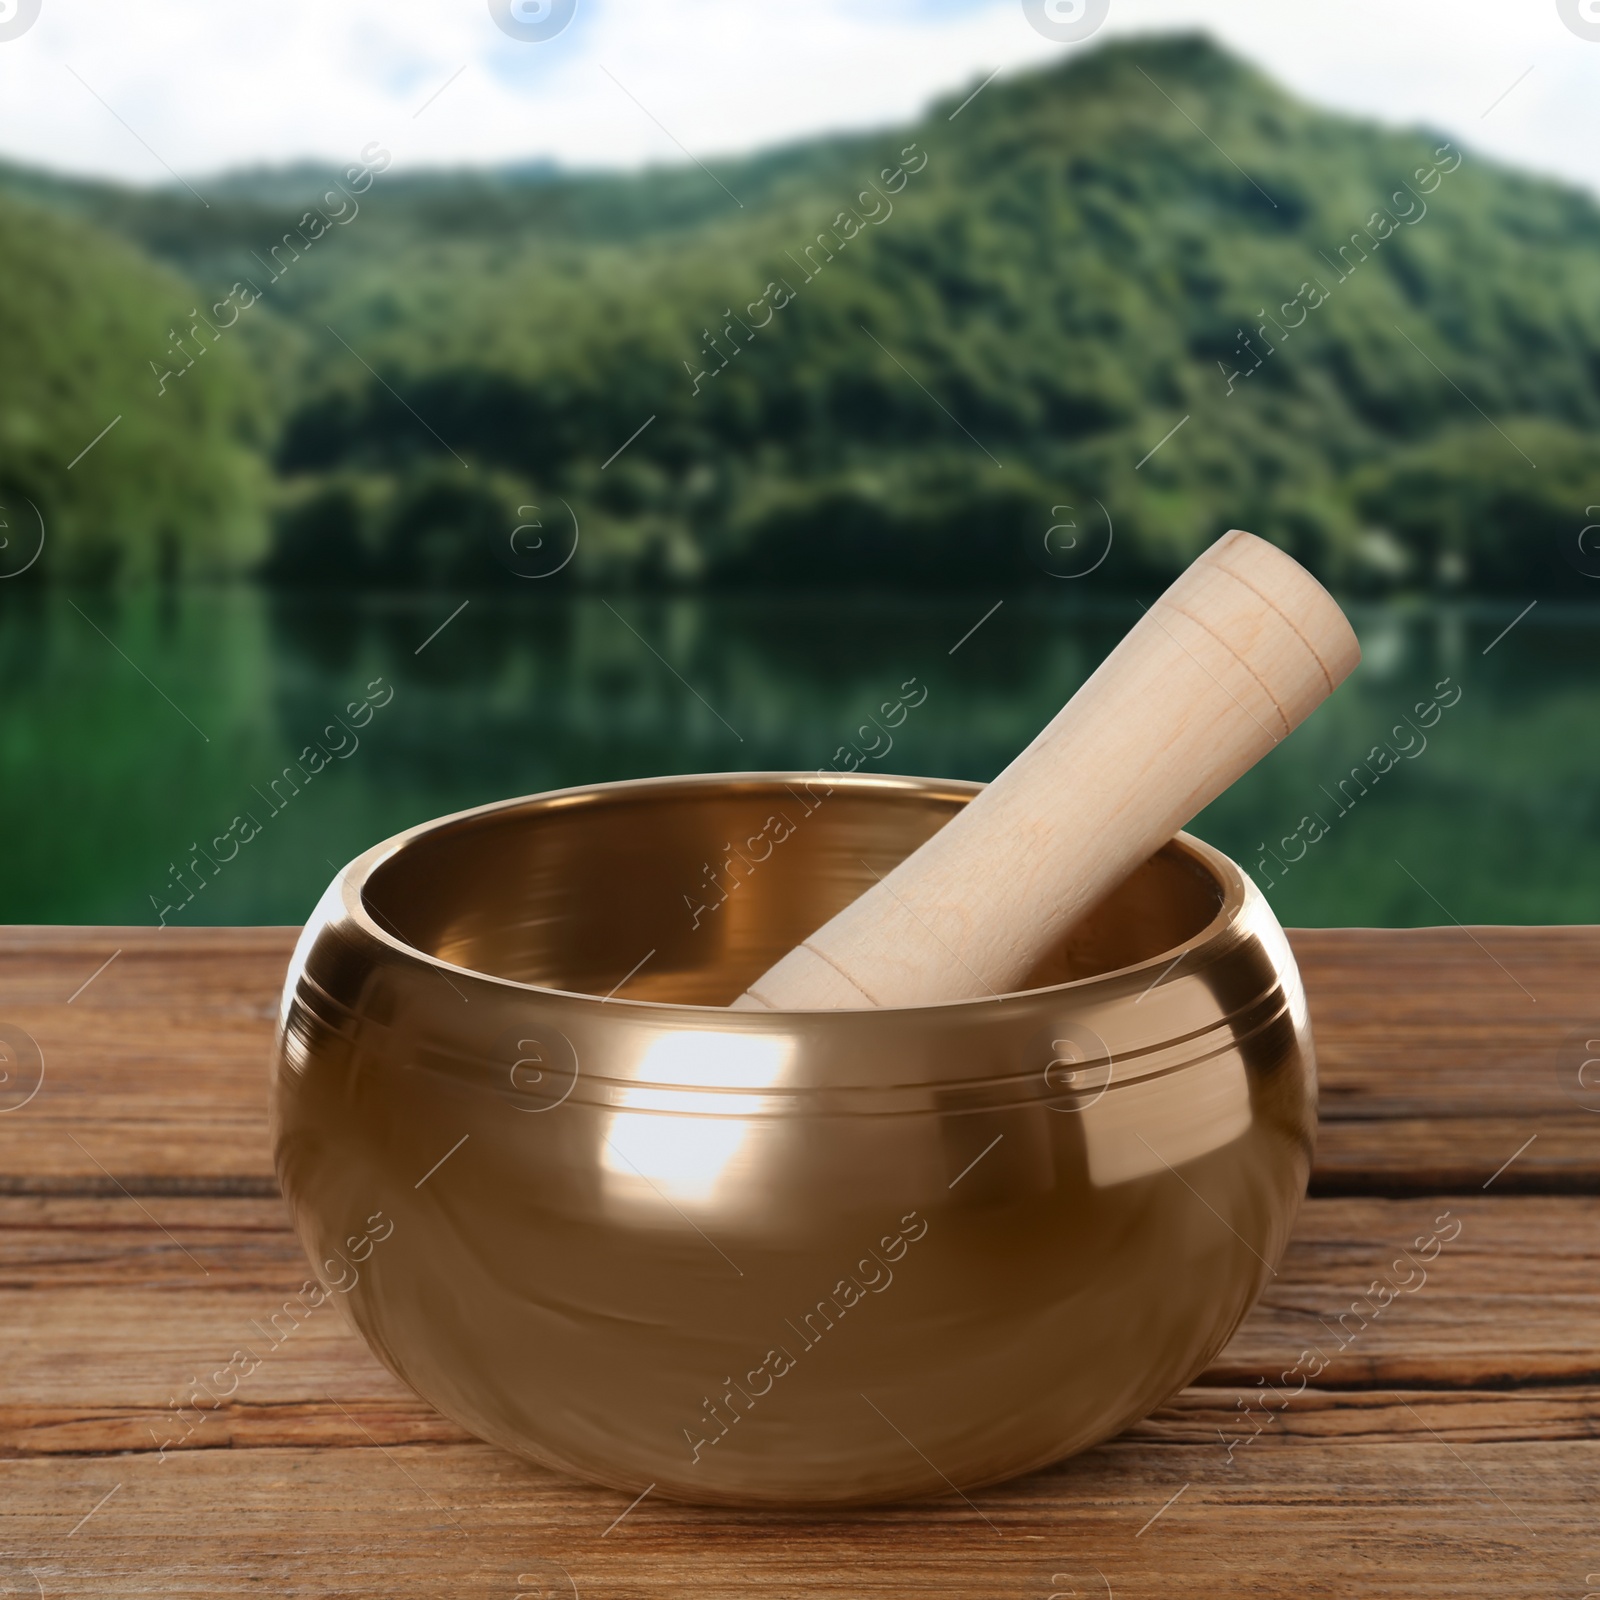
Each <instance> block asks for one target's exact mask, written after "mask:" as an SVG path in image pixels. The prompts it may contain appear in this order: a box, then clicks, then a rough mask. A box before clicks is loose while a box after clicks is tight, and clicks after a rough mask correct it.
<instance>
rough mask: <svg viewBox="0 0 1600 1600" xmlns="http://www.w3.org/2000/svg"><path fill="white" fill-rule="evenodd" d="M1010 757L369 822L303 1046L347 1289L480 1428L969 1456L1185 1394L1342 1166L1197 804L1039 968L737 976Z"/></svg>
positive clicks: (310, 979)
mask: <svg viewBox="0 0 1600 1600" xmlns="http://www.w3.org/2000/svg"><path fill="white" fill-rule="evenodd" d="M975 793H977V786H976V785H974V784H967V783H956V782H948V781H942V780H934V779H922V778H891V777H864V776H853V777H833V776H830V777H829V779H828V780H827V783H826V784H824V783H822V782H821V781H820V780H818V779H817V778H816V777H815V776H813V777H811V778H810V779H807V778H806V777H805V776H804V775H800V774H787V775H786V774H752V775H740V776H711V777H693V778H670V779H657V780H652V781H648V782H638V783H618V784H599V785H596V786H594V787H592V788H585V789H568V790H563V791H560V792H558V793H553V794H545V795H536V796H534V797H532V798H531V799H525V800H512V801H507V802H505V803H503V804H500V805H493V806H486V807H483V808H482V809H480V810H476V811H468V812H463V813H462V814H460V815H458V816H454V817H447V818H445V819H443V820H442V821H439V822H434V823H430V824H427V825H426V826H424V827H420V828H414V829H412V830H411V831H410V832H409V833H403V834H401V835H399V836H398V837H397V838H394V839H391V840H389V841H388V842H387V843H385V844H381V845H378V846H377V847H376V848H374V849H372V850H369V851H368V852H367V853H366V854H365V855H363V856H361V857H360V858H359V859H357V860H356V861H354V862H352V863H351V864H350V865H349V866H348V867H346V868H345V869H344V871H343V872H341V873H340V874H339V876H338V877H337V878H336V879H335V880H334V882H333V883H332V884H331V885H330V886H329V889H328V891H327V893H326V894H325V895H324V896H323V899H322V901H321V903H320V904H319V905H318V907H317V909H316V912H315V913H314V915H313V916H312V919H311V921H310V923H309V924H308V925H307V927H306V930H305V933H304V935H303V936H302V938H301V940H300V944H299V947H298V949H297V950H296V953H295V957H294V960H293V962H292V964H291V966H290V969H289V976H288V981H287V984H286V987H285V990H284V998H283V1009H282V1015H281V1026H280V1035H279V1051H278V1058H277V1065H276V1071H275V1077H274V1086H273V1138H274V1145H275V1153H276V1160H277V1169H278V1175H279V1178H280V1180H281V1181H282V1184H283V1191H284V1194H285V1195H286V1196H287V1197H288V1200H289V1203H290V1205H291V1206H292V1208H293V1211H294V1217H295V1223H296V1226H297V1228H298V1230H299V1234H300V1238H301V1240H302V1241H303V1243H304V1245H305V1248H306V1251H307V1253H308V1255H309V1257H310V1259H311V1261H312V1263H313V1265H314V1268H315V1271H316V1273H317V1277H318V1284H319V1286H320V1292H321V1293H326V1294H328V1295H329V1296H330V1297H332V1298H334V1299H340V1298H342V1299H343V1300H344V1302H345V1304H346V1305H347V1306H348V1308H349V1310H350V1312H351V1313H352V1315H353V1317H354V1320H355V1323H356V1325H357V1326H358V1327H359V1328H360V1330H361V1332H362V1334H363V1335H364V1336H365V1337H366V1339H367V1341H368V1343H369V1344H370V1345H371V1346H372V1348H373V1350H374V1351H375V1352H376V1353H377V1354H378V1356H379V1357H380V1358H381V1359H382V1360H383V1361H384V1362H385V1363H386V1364H387V1365H388V1366H389V1367H390V1368H391V1369H392V1370H393V1371H394V1372H395V1373H396V1374H397V1375H398V1376H399V1377H400V1378H401V1379H403V1380H404V1381H405V1382H406V1383H407V1384H409V1385H410V1386H411V1387H412V1388H413V1389H415V1390H416V1391H417V1392H418V1393H419V1394H420V1395H422V1396H423V1397H424V1398H426V1399H427V1400H429V1401H431V1402H432V1403H433V1404H434V1405H435V1406H437V1407H438V1408H439V1409H440V1410H441V1411H443V1412H444V1413H446V1414H447V1415H448V1416H450V1417H453V1418H455V1419H456V1420H457V1421H458V1422H459V1423H461V1424H462V1426H464V1427H466V1428H468V1429H470V1430H471V1431H472V1432H473V1433H475V1434H477V1435H478V1436H479V1437H480V1438H483V1439H487V1440H490V1441H491V1442H493V1443H495V1444H498V1445H501V1446H504V1447H505V1448H506V1449H508V1450H511V1451H515V1452H516V1453H518V1454H519V1455H522V1456H525V1457H528V1458H531V1459H533V1460H535V1461H539V1462H542V1463H544V1464H546V1465H548V1466H551V1467H556V1468H560V1469H562V1470H565V1471H567V1472H570V1473H573V1474H576V1475H577V1476H579V1477H583V1478H589V1479H592V1480H594V1481H596V1482H599V1483H603V1484H609V1485H611V1486H613V1487H615V1488H618V1489H621V1490H623V1491H625V1492H627V1493H629V1494H638V1493H639V1492H640V1491H642V1490H644V1489H645V1488H646V1487H647V1486H651V1485H653V1486H654V1488H655V1491H656V1493H658V1494H662V1495H670V1496H676V1497H678V1498H680V1499H684V1500H695V1501H704V1502H713V1503H723V1504H730V1505H735V1504H736V1505H821V1504H848V1503H863V1502H870V1501H884V1500H897V1499H903V1498H906V1497H909V1496H915V1495H928V1494H935V1495H936V1494H942V1493H946V1492H948V1491H949V1490H950V1488H951V1487H952V1486H956V1487H960V1488H962V1489H971V1488H973V1487H975V1486H977V1485H981V1484H986V1483H991V1482H994V1481H996V1480H998V1479H1002V1478H1007V1477H1010V1476H1012V1475H1013V1474H1015V1473H1020V1472H1026V1471H1028V1470H1029V1469H1030V1468H1034V1467H1039V1466H1042V1465H1044V1464H1045V1463H1047V1462H1050V1461H1054V1460H1056V1459H1058V1458H1059V1457H1062V1456H1065V1455H1068V1454H1070V1453H1071V1452H1073V1451H1077V1450H1082V1449H1084V1448H1085V1447H1086V1446H1088V1445H1091V1444H1094V1443H1095V1442H1096V1441H1097V1440H1100V1439H1104V1438H1106V1437H1107V1436H1108V1435H1111V1434H1114V1433H1116V1432H1117V1431H1118V1430H1119V1429H1122V1428H1124V1427H1126V1426H1128V1425H1129V1424H1130V1423H1132V1422H1134V1421H1136V1420H1137V1419H1138V1418H1140V1417H1142V1416H1144V1415H1145V1414H1146V1413H1148V1412H1149V1411H1151V1410H1152V1409H1153V1408H1154V1407H1155V1406H1157V1405H1159V1404H1160V1403H1161V1402H1162V1401H1163V1400H1165V1399H1166V1398H1167V1397H1168V1396H1169V1395H1171V1394H1173V1393H1174V1392H1175V1391H1176V1390H1178V1389H1179V1388H1181V1387H1182V1386H1183V1385H1184V1384H1185V1383H1186V1382H1188V1381H1189V1380H1190V1379H1191V1378H1192V1377H1194V1375H1195V1374H1196V1373H1198V1372H1199V1371H1200V1370H1201V1369H1202V1368H1203V1367H1204V1366H1205V1365H1206V1363H1207V1362H1208V1361H1210V1359H1211V1358H1212V1357H1213V1356H1214V1355H1215V1354H1216V1353H1217V1351H1218V1350H1219V1349H1220V1348H1221V1347H1222V1345H1223V1344H1224V1343H1225V1342H1226V1341H1227V1339H1228V1337H1229V1335H1230V1334H1231V1333H1232V1332H1233V1330H1234V1328H1235V1327H1237V1325H1238V1323H1239V1321H1240V1319H1241V1318H1242V1317H1243V1316H1244V1314H1245V1312H1246V1311H1247V1310H1248V1309H1249V1307H1250V1305H1251V1303H1252V1301H1253V1300H1254V1299H1255V1297H1256V1295H1257V1293H1258V1292H1259V1290H1260V1288H1261V1286H1262V1283H1263V1281H1264V1279H1265V1277H1266V1275H1267V1273H1268V1271H1269V1263H1271V1262H1273V1261H1275V1260H1276V1259H1277V1257H1278V1255H1279V1254H1280V1252H1281V1251H1282V1249H1283V1246H1284V1244H1285V1242H1286V1240H1287V1238H1288V1234H1289V1230H1290V1226H1291V1224H1292V1223H1293V1220H1294V1216H1295V1211H1296V1208H1297V1207H1298V1204H1299V1201H1300V1197H1301V1195H1302V1194H1303V1192H1304V1190H1305V1184H1306V1179H1307V1176H1308V1173H1309V1170H1310V1162H1311V1150H1312V1140H1313V1135H1314V1130H1315V1104H1316V1069H1315V1065H1314V1061H1313V1056H1312V1048H1311V1035H1310V1030H1309V1027H1308V1023H1307V1018H1306V1009H1305V1000H1304V996H1303V992H1302V989H1301V985H1300V979H1299V975H1298V973H1297V972H1296V970H1295V964H1294V960H1293V957H1292V956H1291V954H1290V952H1289V947H1288V943H1287V941H1286V940H1285V939H1284V936H1283V932H1282V930H1281V929H1280V928H1279V926H1278V924H1277V922H1276V920H1275V919H1274V918H1273V915H1272V912H1271V911H1270V910H1269V908H1268V906H1267V904H1266V902H1265V901H1264V900H1263V899H1262V897H1261V895H1260V894H1259V893H1258V892H1257V890H1256V889H1255V887H1254V886H1253V885H1252V884H1251V883H1250V881H1249V879H1248V878H1246V877H1245V875H1244V874H1243V873H1242V872H1241V871H1240V870H1239V868H1238V867H1237V866H1235V865H1234V863H1233V862H1232V861H1230V860H1228V859H1227V857H1225V856H1223V855H1221V854H1220V853H1219V852H1217V851H1216V850H1213V849H1211V848H1210V847H1209V846H1207V845H1204V844H1202V843H1200V842H1199V841H1198V840H1196V839H1192V838H1190V837H1188V836H1187V835H1179V837H1178V838H1177V839H1175V840H1174V841H1173V842H1172V843H1171V844H1169V845H1167V846H1166V847H1165V848H1164V849H1163V850H1162V851H1161V852H1160V853H1159V854H1157V855H1156V856H1155V857H1153V858H1152V859H1151V860H1150V861H1149V862H1148V863H1147V864H1146V865H1145V866H1143V867H1141V868H1140V869H1139V870H1138V871H1137V872H1136V873H1134V874H1133V876H1132V877H1131V878H1130V879H1129V880H1128V881H1127V882H1126V883H1124V884H1123V886H1122V887H1121V888H1120V889H1118V890H1117V891H1116V893H1115V894H1114V895H1112V896H1111V897H1110V898H1109V899H1108V900H1107V901H1106V902H1105V903H1104V904H1103V905H1102V906H1101V908H1100V909H1099V910H1098V911H1097V912H1096V913H1095V914H1094V915H1093V917H1092V918H1091V919H1090V920H1089V921H1088V922H1086V923H1084V924H1083V925H1082V926H1080V927H1079V928H1078V929H1077V930H1076V931H1075V932H1074V933H1073V934H1072V935H1071V936H1070V937H1069V938H1068V939H1066V940H1064V941H1063V942H1062V943H1061V944H1060V945H1059V947H1058V948H1056V949H1055V950H1054V951H1052V953H1051V954H1050V956H1049V957H1048V959H1047V960H1046V961H1044V962H1042V963H1041V965H1040V966H1039V968H1038V969H1037V970H1036V971H1035V972H1034V973H1033V974H1032V975H1031V977H1030V984H1031V986H1030V987H1029V988H1028V989H1026V990H1024V991H1021V992H1018V993H1015V994H1008V995H999V996H995V997H993V998H989V999H983V1000H971V1001H964V1002H960V1003H956V1004H950V1005H942V1006H926V1007H911V1008H903V1009H885V1010H879V1011H828V1012H759V1011H729V1010H725V1009H722V1008H723V1007H724V1006H725V1005H726V1004H727V1003H728V1002H730V1001H732V1000H733V999H734V998H735V997H736V996H737V995H738V994H739V993H740V992H741V991H742V990H743V989H744V988H745V986H746V985H747V984H748V983H749V982H750V981H751V980H752V979H753V978H755V977H756V976H757V975H758V974H759V973H761V972H762V971H763V970H764V969H765V968H766V967H767V966H769V965H770V964H771V963H772V962H773V961H774V960H775V959H776V958H777V957H778V956H780V955H781V954H783V953H784V952H785V951H786V950H788V949H789V948H790V947H791V946H792V945H794V944H795V943H797V942H798V941H799V940H800V939H801V938H803V937H804V936H805V935H807V934H808V933H810V932H811V931H812V930H813V929H814V928H816V927H817V926H818V925H819V924H821V923H822V922H824V921H826V920H827V918H828V917H830V916H831V915H832V914H833V913H834V912H835V911H837V910H838V909H839V908H840V907H841V906H843V905H845V904H846V903H847V902H848V901H850V900H851V899H853V898H854V897H855V896H856V895H857V894H859V893H860V892H861V891H862V890H863V889H865V888H866V887H868V886H869V885H870V884H871V883H872V881H873V879H874V878H875V877H878V876H880V875H881V874H883V873H884V872H886V871H887V870H888V869H889V868H890V867H892V866H893V865H894V864H895V863H896V862H897V861H899V860H900V859H901V858H902V857H903V856H905V855H906V854H907V853H908V852H910V851H911V850H914V849H915V848H916V847H917V846H918V845H919V844H921V843H922V841H923V840H924V839H926V838H928V836H929V835H930V834H932V833H933V832H934V831H935V830H936V829H937V828H938V827H939V826H940V825H941V824H942V823H944V822H945V821H947V820H948V819H949V818H950V817H951V816H952V815H953V814H954V813H955V812H956V810H957V809H958V808H959V807H960V806H962V805H964V804H965V803H966V802H967V800H969V799H970V798H971V797H972V796H973V795H974V794H975Z"/></svg>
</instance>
